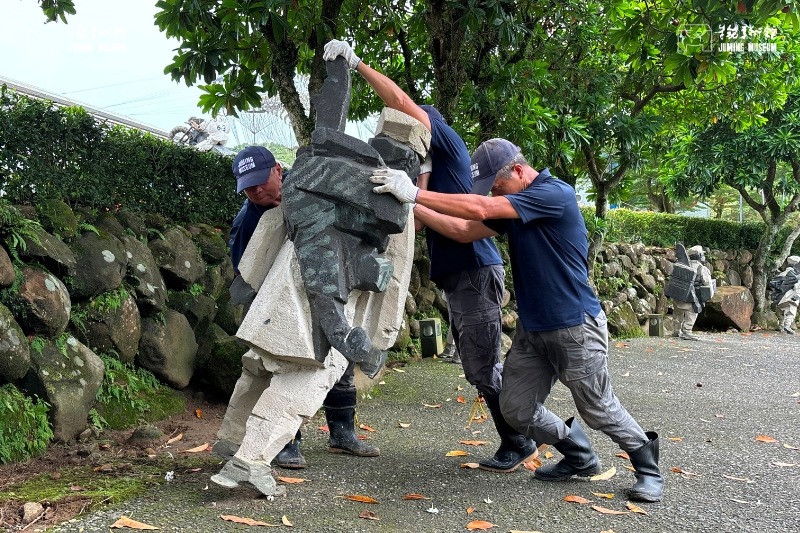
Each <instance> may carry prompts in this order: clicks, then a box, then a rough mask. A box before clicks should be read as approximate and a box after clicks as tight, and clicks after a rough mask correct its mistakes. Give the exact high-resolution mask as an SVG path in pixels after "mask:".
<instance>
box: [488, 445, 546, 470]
mask: <svg viewBox="0 0 800 533" xmlns="http://www.w3.org/2000/svg"><path fill="white" fill-rule="evenodd" d="M537 453H538V450H536V449H534V450H533V452H532V453H531V454H530V455H528V456H527V457H523V458H522V459H521V460H520V461H519V462H518V463H516V464H515V465H514V466H512V467H511V468H495V467H492V466H488V465H482V464H480V463H478V469H480V470H485V471H486V472H497V473H499V474H510V473H511V472H514V471H515V470H516V469H517V468H519V467H520V466H522V465H523V464H525V463H527V462H528V461H531V460H533V459H535V458H536V455H537Z"/></svg>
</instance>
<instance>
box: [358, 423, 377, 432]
mask: <svg viewBox="0 0 800 533" xmlns="http://www.w3.org/2000/svg"><path fill="white" fill-rule="evenodd" d="M358 428H359V429H363V430H364V431H369V432H370V433H375V431H377V430H376V429H375V428H373V427H370V426H368V425H366V424H359V425H358Z"/></svg>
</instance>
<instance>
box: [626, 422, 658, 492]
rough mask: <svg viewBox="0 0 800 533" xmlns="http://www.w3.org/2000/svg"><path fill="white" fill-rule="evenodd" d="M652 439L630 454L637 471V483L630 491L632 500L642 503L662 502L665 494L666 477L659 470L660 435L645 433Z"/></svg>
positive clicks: (635, 473) (651, 432)
mask: <svg viewBox="0 0 800 533" xmlns="http://www.w3.org/2000/svg"><path fill="white" fill-rule="evenodd" d="M645 435H647V438H648V439H650V440H649V441H648V442H647V444H645V445H644V446H642V447H641V448H639V449H638V450H636V451H633V452H628V456H629V457H630V458H631V465H633V468H635V469H636V472H634V475H635V476H636V483H635V484H634V485H633V488H632V489H630V490H629V491H628V497H629V498H630V499H631V500H637V501H640V502H660V501H661V496H662V495H663V494H664V476H662V475H661V471H660V470H659V469H658V433H655V432H653V431H648V432H647V433H645Z"/></svg>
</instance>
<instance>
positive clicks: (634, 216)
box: [582, 208, 763, 250]
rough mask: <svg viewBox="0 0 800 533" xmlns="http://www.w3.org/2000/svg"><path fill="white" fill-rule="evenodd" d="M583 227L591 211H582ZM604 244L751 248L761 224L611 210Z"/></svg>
mask: <svg viewBox="0 0 800 533" xmlns="http://www.w3.org/2000/svg"><path fill="white" fill-rule="evenodd" d="M582 212H583V216H584V219H585V220H587V226H589V225H590V224H591V222H589V220H588V219H589V218H590V217H593V216H594V214H593V211H592V210H589V209H586V208H584V209H583V210H582ZM607 224H608V234H607V235H606V240H607V241H608V242H641V243H643V244H646V245H648V246H663V247H672V246H675V243H676V242H678V241H680V242H683V243H701V244H703V246H707V247H709V248H714V249H719V250H736V249H750V250H752V249H755V248H757V247H758V242H759V239H760V237H761V234H762V232H763V224H759V223H744V224H739V223H738V222H728V221H724V220H717V219H707V218H697V217H687V216H682V215H672V214H668V213H653V212H651V211H631V210H628V209H612V210H611V211H609V213H608V217H607Z"/></svg>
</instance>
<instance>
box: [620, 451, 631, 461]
mask: <svg viewBox="0 0 800 533" xmlns="http://www.w3.org/2000/svg"><path fill="white" fill-rule="evenodd" d="M617 457H622V458H623V459H627V460H629V461H630V460H631V456H630V455H628V452H619V453H618V454H617Z"/></svg>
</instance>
